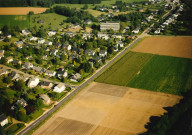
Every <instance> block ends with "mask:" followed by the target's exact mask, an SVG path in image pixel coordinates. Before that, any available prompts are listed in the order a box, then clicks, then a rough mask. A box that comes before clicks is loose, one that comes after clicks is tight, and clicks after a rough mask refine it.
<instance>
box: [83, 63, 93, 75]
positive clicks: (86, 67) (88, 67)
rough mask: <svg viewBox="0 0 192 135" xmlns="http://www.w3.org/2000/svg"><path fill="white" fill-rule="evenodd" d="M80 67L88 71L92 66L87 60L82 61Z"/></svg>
mask: <svg viewBox="0 0 192 135" xmlns="http://www.w3.org/2000/svg"><path fill="white" fill-rule="evenodd" d="M81 66H82V69H83V70H84V71H85V72H86V73H89V72H91V70H92V66H91V64H90V63H89V62H85V63H82V65H81Z"/></svg>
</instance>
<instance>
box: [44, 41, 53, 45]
mask: <svg viewBox="0 0 192 135" xmlns="http://www.w3.org/2000/svg"><path fill="white" fill-rule="evenodd" d="M44 44H45V45H53V43H52V42H51V41H45V42H44Z"/></svg>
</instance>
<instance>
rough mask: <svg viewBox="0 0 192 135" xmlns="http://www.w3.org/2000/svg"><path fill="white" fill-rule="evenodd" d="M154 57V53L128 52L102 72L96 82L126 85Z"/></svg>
mask: <svg viewBox="0 0 192 135" xmlns="http://www.w3.org/2000/svg"><path fill="white" fill-rule="evenodd" d="M152 57H153V54H145V53H135V52H128V53H127V54H126V55H125V56H123V57H122V58H121V59H120V60H118V61H117V62H116V63H115V64H114V65H112V66H111V67H110V68H109V69H107V70H106V71H105V72H104V73H102V74H101V75H100V76H99V77H98V78H97V79H96V82H100V83H108V84H114V85H121V86H126V85H127V83H128V82H129V81H130V80H131V79H132V78H133V77H134V76H135V74H137V73H138V72H139V71H140V70H141V69H142V68H143V66H144V65H145V64H146V63H147V62H148V61H149V60H150V59H151V58H152Z"/></svg>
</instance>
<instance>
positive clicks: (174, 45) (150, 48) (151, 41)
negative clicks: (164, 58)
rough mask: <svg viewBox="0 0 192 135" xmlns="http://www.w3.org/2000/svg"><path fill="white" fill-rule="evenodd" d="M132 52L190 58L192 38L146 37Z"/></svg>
mask: <svg viewBox="0 0 192 135" xmlns="http://www.w3.org/2000/svg"><path fill="white" fill-rule="evenodd" d="M133 51H136V52H143V53H152V54H159V55H168V56H176V57H184V58H192V37H148V38H146V39H145V40H143V41H142V42H141V43H140V44H139V45H137V46H136V47H135V48H134V49H133Z"/></svg>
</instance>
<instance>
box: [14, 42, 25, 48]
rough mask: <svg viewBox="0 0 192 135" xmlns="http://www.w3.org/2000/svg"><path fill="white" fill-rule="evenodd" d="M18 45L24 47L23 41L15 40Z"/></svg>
mask: <svg viewBox="0 0 192 135" xmlns="http://www.w3.org/2000/svg"><path fill="white" fill-rule="evenodd" d="M15 45H16V47H18V48H22V47H23V41H16V42H15Z"/></svg>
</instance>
